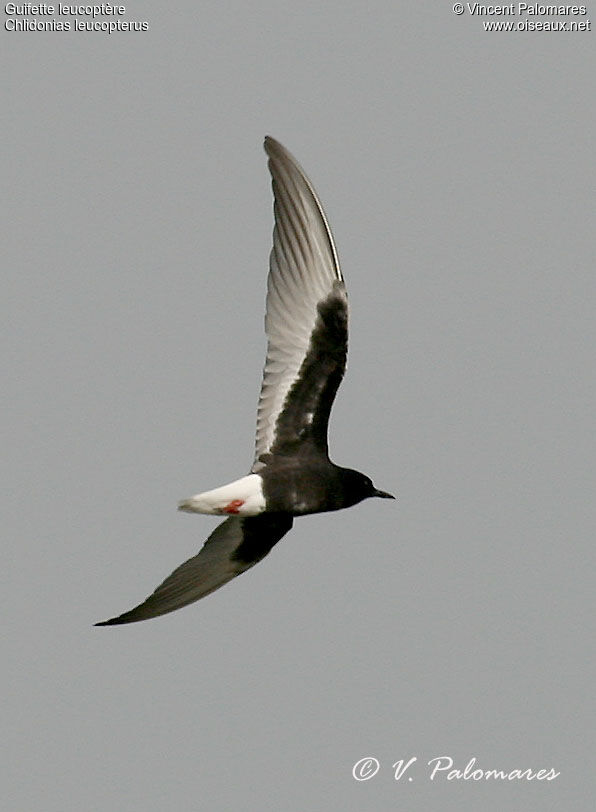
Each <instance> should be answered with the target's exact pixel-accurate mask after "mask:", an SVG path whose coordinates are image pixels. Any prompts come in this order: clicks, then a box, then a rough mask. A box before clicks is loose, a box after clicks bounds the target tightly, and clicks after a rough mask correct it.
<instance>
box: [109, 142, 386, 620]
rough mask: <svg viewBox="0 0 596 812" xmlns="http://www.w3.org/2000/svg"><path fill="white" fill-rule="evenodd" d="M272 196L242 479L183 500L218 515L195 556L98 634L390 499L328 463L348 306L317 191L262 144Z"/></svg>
mask: <svg viewBox="0 0 596 812" xmlns="http://www.w3.org/2000/svg"><path fill="white" fill-rule="evenodd" d="M264 148H265V152H266V153H267V156H268V167H269V172H270V174H271V179H272V190H273V214H274V229H273V248H272V250H271V254H270V258H269V274H268V278H267V299H266V315H265V332H266V334H267V352H266V360H265V366H264V370H263V379H262V384H261V392H260V396H259V403H258V408H257V427H256V439H255V456H254V461H253V464H252V467H251V469H250V472H249V473H248V474H247V475H246V476H243V477H241V478H240V479H237V480H235V481H234V482H231V483H229V484H227V485H223V486H222V487H219V488H214V489H213V490H209V491H205V492H203V493H199V494H197V495H196V496H193V497H191V498H190V499H185V500H183V501H181V502H180V503H179V505H178V509H179V510H181V511H186V512H189V513H206V514H213V515H218V516H226V517H227V518H226V519H225V521H224V522H222V523H221V524H219V525H218V526H217V527H216V528H215V530H214V532H213V533H211V535H210V536H209V538H208V539H207V541H206V542H205V543H204V545H203V547H202V549H201V550H200V552H199V553H198V554H197V555H195V556H194V557H193V558H190V559H189V560H188V561H186V562H185V563H184V564H182V565H181V566H179V567H178V568H177V569H175V570H174V571H173V572H172V573H171V575H169V576H168V577H167V578H166V579H165V581H163V583H161V584H160V585H159V586H158V587H157V588H156V589H155V591H154V592H153V593H152V594H151V595H150V596H149V597H148V598H147V599H146V600H145V601H143V602H142V603H140V604H139V605H138V606H136V607H134V608H133V609H131V610H130V611H128V612H124V613H123V614H121V615H118V616H117V617H113V618H111V619H110V620H104V621H101V622H100V623H96V624H95V625H96V626H113V625H118V624H123V623H135V622H137V621H141V620H147V619H148V618H153V617H157V616H159V615H165V614H166V613H168V612H173V611H174V610H176V609H179V608H181V607H183V606H187V605H188V604H190V603H193V602H194V601H197V600H199V598H202V597H204V596H205V595H208V594H209V593H211V592H213V591H214V590H216V589H219V587H221V586H223V585H224V584H225V583H227V582H228V581H230V580H231V579H232V578H235V577H236V576H238V575H240V574H241V573H243V572H245V571H246V570H248V569H250V567H252V566H254V565H255V564H257V563H258V562H259V561H261V560H262V559H263V558H264V557H265V556H266V555H267V553H268V552H269V551H270V550H271V549H272V547H273V546H274V545H275V544H277V542H278V541H279V540H280V539H281V538H282V537H283V536H284V535H285V534H286V533H287V532H288V531H289V530H290V528H291V527H292V524H293V522H294V518H295V517H300V516H305V515H308V514H312V513H321V512H325V511H335V510H340V509H342V508H347V507H351V506H352V505H355V504H357V503H358V502H361V501H362V500H363V499H368V498H370V497H379V498H381V499H395V497H394V496H393V495H392V494H390V493H387V492H386V491H382V490H378V489H377V488H376V487H375V486H374V485H373V483H372V480H371V479H370V477H368V476H366V475H365V474H362V473H360V472H359V471H355V470H353V469H351V468H342V467H340V466H338V465H335V463H333V462H331V460H330V459H329V451H328V442H327V427H328V422H329V415H330V412H331V407H332V404H333V401H334V399H335V395H336V392H337V389H338V387H339V385H340V383H341V381H342V378H343V376H344V372H345V368H346V359H347V347H348V301H347V294H346V287H345V284H344V278H343V275H342V272H341V270H340V265H339V259H338V255H337V250H336V247H335V243H334V240H333V236H332V234H331V229H330V227H329V223H328V221H327V217H326V216H325V213H324V211H323V207H322V205H321V203H320V201H319V198H318V196H317V194H316V192H315V189H314V187H313V185H312V184H311V182H310V181H309V179H308V178H307V176H306V174H305V173H304V171H303V170H302V168H301V167H300V165H299V164H298V162H297V161H296V159H295V158H294V157H293V155H291V153H290V152H289V151H288V150H287V149H286V148H285V147H284V146H282V144H280V143H279V141H276V140H275V139H274V138H272V137H271V136H266V138H265V142H264Z"/></svg>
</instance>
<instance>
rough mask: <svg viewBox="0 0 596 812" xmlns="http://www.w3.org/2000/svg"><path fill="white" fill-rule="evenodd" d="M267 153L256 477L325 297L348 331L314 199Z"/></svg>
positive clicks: (271, 145) (278, 150) (273, 148)
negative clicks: (268, 232)
mask: <svg viewBox="0 0 596 812" xmlns="http://www.w3.org/2000/svg"><path fill="white" fill-rule="evenodd" d="M265 151H266V152H267V155H268V156H269V171H270V172H271V177H272V179H273V183H272V186H273V195H274V207H273V211H274V215H275V227H274V229H273V249H272V251H271V256H270V259H269V276H268V280H267V309H266V316H265V331H266V333H267V337H268V345H267V357H266V361H265V368H264V371H263V384H262V387H261V395H260V399H259V406H258V411H257V431H256V444H255V446H256V447H255V460H254V463H253V467H252V470H253V471H255V472H256V471H259V470H260V469H261V468H262V467H263V465H264V462H263V461H262V460H261V459H260V458H261V456H262V455H263V454H266V453H267V452H268V451H270V449H271V447H272V445H273V443H274V440H275V434H276V423H277V420H278V417H279V415H280V412H281V411H282V410H283V408H284V404H285V401H286V397H287V395H288V393H289V392H290V390H291V388H292V386H293V384H294V383H295V382H296V379H297V378H298V373H299V370H300V368H301V366H302V364H303V362H304V360H305V358H306V356H307V353H308V351H309V347H310V345H311V336H312V334H313V331H314V329H315V325H316V324H317V319H318V317H319V312H318V305H319V304H320V303H321V302H324V301H325V300H327V299H328V298H329V297H330V296H333V295H335V296H336V297H340V299H341V300H342V302H341V304H342V306H343V307H344V310H345V314H346V319H345V320H346V324H347V304H346V296H345V288H344V286H343V279H342V275H341V271H340V268H339V261H338V258H337V252H336V250H335V245H334V242H333V237H332V235H331V231H330V229H329V225H328V223H327V219H326V217H325V214H324V212H323V208H322V206H321V204H320V202H319V200H318V198H317V195H316V193H315V191H314V189H313V187H312V185H311V183H310V181H309V180H308V178H307V177H306V175H305V174H304V172H303V171H302V169H301V168H300V166H299V165H298V163H297V162H296V160H295V159H294V158H293V156H292V155H290V153H289V152H288V151H287V150H286V149H285V148H284V147H283V146H282V145H281V144H280V143H279V142H277V141H275V140H274V139H273V138H270V137H267V138H266V139H265ZM346 329H347V328H346ZM341 374H343V369H342V371H341ZM341 374H340V376H339V379H340V380H341ZM333 394H335V392H333Z"/></svg>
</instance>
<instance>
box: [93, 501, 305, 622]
mask: <svg viewBox="0 0 596 812" xmlns="http://www.w3.org/2000/svg"><path fill="white" fill-rule="evenodd" d="M292 521H293V519H292V517H291V516H289V515H286V514H279V513H264V514H262V515H260V516H251V517H247V518H240V517H238V516H230V518H229V519H226V521H225V522H223V523H222V524H220V525H218V526H217V527H216V528H215V530H214V531H213V533H212V534H211V535H210V536H209V538H208V539H207V541H206V542H205V544H204V545H203V547H202V549H201V552H200V553H199V554H198V555H195V556H194V557H193V558H189V560H188V561H185V562H184V564H181V565H180V566H179V567H178V568H177V569H175V570H174V572H173V573H172V574H171V575H169V576H168V577H167V578H166V580H165V581H164V582H163V583H162V584H160V585H159V586H158V587H157V589H156V590H155V592H154V593H153V594H152V595H150V596H149V597H148V598H147V600H145V601H143V603H141V604H139V605H138V606H136V607H135V608H134V609H131V610H130V611H129V612H125V613H124V614H122V615H119V616H118V617H113V618H111V619H110V620H104V621H102V622H101V623H96V624H95V625H96V626H114V625H117V624H120V623H135V622H136V621H138V620H147V619H148V618H150V617H157V616H158V615H165V614H167V613H168V612H173V611H174V610H175V609H180V608H181V607H182V606H186V605H187V604H189V603H193V602H194V601H197V600H199V598H202V597H204V596H205V595H208V594H209V593H210V592H213V591H214V590H216V589H219V587H220V586H223V585H224V584H225V583H227V582H228V581H231V580H232V578H235V577H236V576H237V575H240V574H241V573H243V572H244V571H245V570H247V569H249V568H250V567H252V566H254V565H255V564H257V563H258V562H259V561H260V560H261V559H262V558H264V557H265V556H266V555H267V553H268V552H269V550H271V548H272V547H273V545H274V544H276V543H277V542H278V541H279V540H280V539H281V538H282V536H284V535H285V534H286V533H287V532H288V530H289V529H290V528H291V526H292Z"/></svg>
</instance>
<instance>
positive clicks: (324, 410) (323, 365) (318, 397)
mask: <svg viewBox="0 0 596 812" xmlns="http://www.w3.org/2000/svg"><path fill="white" fill-rule="evenodd" d="M342 294H343V291H338V292H337V293H336V292H333V293H331V294H330V295H329V296H328V297H327V299H325V301H323V302H321V303H320V304H319V306H318V307H317V310H318V317H317V321H316V323H315V329H314V330H313V332H312V335H311V338H310V345H309V348H308V352H307V354H306V356H305V358H304V361H303V362H302V366H301V367H300V370H299V371H298V377H297V378H296V380H295V381H294V383H293V385H292V387H291V389H290V391H289V392H288V394H287V395H286V399H285V402H284V405H283V408H282V410H281V412H280V413H279V416H278V418H277V422H276V425H275V435H274V440H273V444H272V446H271V450H270V453H271V454H281V455H284V456H286V455H295V454H298V455H299V454H301V453H306V454H312V453H315V454H316V453H319V454H321V455H324V456H325V457H326V456H327V450H328V447H327V427H328V424H329V414H330V412H331V406H332V405H333V400H334V398H335V394H336V392H337V389H338V387H339V385H340V383H341V380H342V378H343V376H344V372H345V368H346V359H347V354H348V308H347V301H346V298H345V296H344V295H342Z"/></svg>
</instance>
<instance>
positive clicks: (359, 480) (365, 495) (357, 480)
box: [342, 468, 395, 507]
mask: <svg viewBox="0 0 596 812" xmlns="http://www.w3.org/2000/svg"><path fill="white" fill-rule="evenodd" d="M342 488H343V492H344V496H345V500H346V504H345V507H349V506H350V505H356V504H358V502H362V500H363V499H369V498H370V497H371V496H378V497H379V498H380V499H395V496H393V494H391V493H387V491H380V490H378V489H377V488H375V486H374V485H373V483H372V479H370V477H367V476H366V474H361V473H360V471H353V470H352V469H351V468H342Z"/></svg>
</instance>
